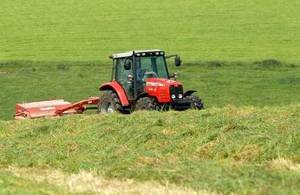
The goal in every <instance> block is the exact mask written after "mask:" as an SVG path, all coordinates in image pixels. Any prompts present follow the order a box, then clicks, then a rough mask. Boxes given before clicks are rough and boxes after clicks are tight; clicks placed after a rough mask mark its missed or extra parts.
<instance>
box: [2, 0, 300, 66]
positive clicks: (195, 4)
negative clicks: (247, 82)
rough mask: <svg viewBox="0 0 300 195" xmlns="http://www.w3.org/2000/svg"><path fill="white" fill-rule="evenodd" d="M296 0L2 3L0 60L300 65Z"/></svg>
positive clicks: (298, 5)
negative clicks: (154, 58) (176, 57)
mask: <svg viewBox="0 0 300 195" xmlns="http://www.w3.org/2000/svg"><path fill="white" fill-rule="evenodd" d="M299 9H300V3H299V1H297V0H288V1H286V0H275V1H274V0H265V1H260V0H244V1H239V0H190V1H184V0H181V1H176V2H174V1H172V0H164V1H159V0H149V1H139V0H129V1H128V0H118V1H114V2H111V1H108V0H101V1H98V0H83V1H76V0H63V1H61V0H52V1H39V0H28V1H22V0H2V1H1V12H0V18H1V19H0V20H1V22H0V29H1V36H0V60H2V61H3V60H5V61H10V60H41V61H62V60H67V61H79V60H80V61H91V60H94V61H103V62H107V61H108V59H107V56H108V55H110V54H111V53H112V52H118V51H124V50H131V49H133V48H162V49H165V50H166V51H168V52H170V53H180V54H181V55H182V57H183V58H184V59H185V60H186V61H199V60H226V61H253V60H261V59H266V58H276V59H278V60H281V61H288V62H299V61H300V57H299V51H300V37H299V31H300V14H299Z"/></svg>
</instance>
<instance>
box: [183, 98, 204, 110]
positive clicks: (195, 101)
mask: <svg viewBox="0 0 300 195" xmlns="http://www.w3.org/2000/svg"><path fill="white" fill-rule="evenodd" d="M187 98H189V99H190V101H191V109H194V110H202V109H204V104H203V102H202V100H201V99H200V98H199V97H198V96H195V95H190V96H188V97H187Z"/></svg>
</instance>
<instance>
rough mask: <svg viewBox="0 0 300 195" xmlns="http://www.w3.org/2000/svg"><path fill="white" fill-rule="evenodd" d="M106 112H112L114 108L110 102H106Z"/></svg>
mask: <svg viewBox="0 0 300 195" xmlns="http://www.w3.org/2000/svg"><path fill="white" fill-rule="evenodd" d="M107 112H108V113H113V112H114V108H113V107H112V105H111V104H108V106H107Z"/></svg>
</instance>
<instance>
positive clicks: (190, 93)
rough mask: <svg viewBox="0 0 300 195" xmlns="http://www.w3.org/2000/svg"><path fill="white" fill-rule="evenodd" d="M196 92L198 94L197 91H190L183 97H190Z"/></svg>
mask: <svg viewBox="0 0 300 195" xmlns="http://www.w3.org/2000/svg"><path fill="white" fill-rule="evenodd" d="M195 92H197V91H195V90H188V91H186V92H184V94H183V97H187V96H190V95H192V94H193V93H195Z"/></svg>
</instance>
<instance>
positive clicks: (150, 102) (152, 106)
mask: <svg viewBox="0 0 300 195" xmlns="http://www.w3.org/2000/svg"><path fill="white" fill-rule="evenodd" d="M160 109H161V107H160V105H159V104H158V102H157V101H156V99H155V98H153V97H142V98H140V99H138V101H137V102H136V104H135V110H160Z"/></svg>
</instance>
